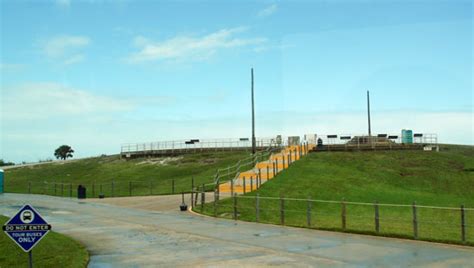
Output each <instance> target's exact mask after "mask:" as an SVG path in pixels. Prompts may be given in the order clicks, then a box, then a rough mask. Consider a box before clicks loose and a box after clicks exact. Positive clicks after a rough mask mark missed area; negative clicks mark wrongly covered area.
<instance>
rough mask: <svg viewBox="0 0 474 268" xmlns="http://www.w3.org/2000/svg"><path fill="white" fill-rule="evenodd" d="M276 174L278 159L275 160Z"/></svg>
mask: <svg viewBox="0 0 474 268" xmlns="http://www.w3.org/2000/svg"><path fill="white" fill-rule="evenodd" d="M275 166H276V173H278V159H275Z"/></svg>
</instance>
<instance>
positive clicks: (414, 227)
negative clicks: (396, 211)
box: [412, 201, 418, 239]
mask: <svg viewBox="0 0 474 268" xmlns="http://www.w3.org/2000/svg"><path fill="white" fill-rule="evenodd" d="M412 208H413V237H414V238H415V239H418V220H417V218H416V201H413V205H412Z"/></svg>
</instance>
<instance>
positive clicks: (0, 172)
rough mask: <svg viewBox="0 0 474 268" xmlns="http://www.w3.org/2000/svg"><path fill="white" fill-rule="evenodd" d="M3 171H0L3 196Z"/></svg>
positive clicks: (0, 185) (0, 191) (0, 187)
mask: <svg viewBox="0 0 474 268" xmlns="http://www.w3.org/2000/svg"><path fill="white" fill-rule="evenodd" d="M3 174H4V173H3V170H1V169H0V194H3Z"/></svg>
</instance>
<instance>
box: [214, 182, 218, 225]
mask: <svg viewBox="0 0 474 268" xmlns="http://www.w3.org/2000/svg"><path fill="white" fill-rule="evenodd" d="M217 185H218V184H217ZM217 185H216V186H217ZM216 186H214V217H217V187H216Z"/></svg>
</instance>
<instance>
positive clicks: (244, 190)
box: [242, 176, 252, 194]
mask: <svg viewBox="0 0 474 268" xmlns="http://www.w3.org/2000/svg"><path fill="white" fill-rule="evenodd" d="M242 179H243V180H244V183H243V185H244V189H243V190H242V192H243V193H244V194H245V192H246V189H245V186H246V185H245V181H246V179H245V176H244V177H243V178H242ZM250 185H252V176H250Z"/></svg>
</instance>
